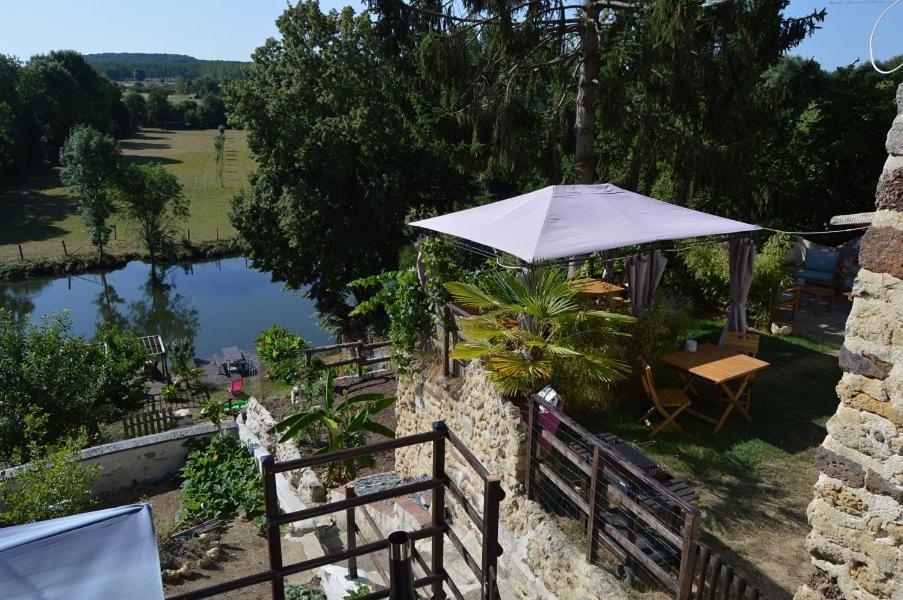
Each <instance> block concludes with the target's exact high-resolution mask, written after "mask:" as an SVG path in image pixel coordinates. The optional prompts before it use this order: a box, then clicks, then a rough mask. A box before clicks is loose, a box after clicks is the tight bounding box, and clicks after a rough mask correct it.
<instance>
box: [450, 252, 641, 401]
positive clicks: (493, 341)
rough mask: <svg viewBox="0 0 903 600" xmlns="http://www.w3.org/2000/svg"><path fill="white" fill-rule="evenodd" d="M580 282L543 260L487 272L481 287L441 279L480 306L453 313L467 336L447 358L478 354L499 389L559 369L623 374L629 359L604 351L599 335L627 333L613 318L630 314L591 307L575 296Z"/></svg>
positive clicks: (587, 376) (596, 378)
mask: <svg viewBox="0 0 903 600" xmlns="http://www.w3.org/2000/svg"><path fill="white" fill-rule="evenodd" d="M585 285H586V280H568V279H567V276H566V273H565V271H564V269H560V268H555V267H553V266H550V265H537V266H534V267H532V268H531V269H529V270H527V271H524V272H520V271H506V272H502V273H494V274H492V275H491V276H490V277H489V278H488V279H487V280H486V283H485V284H484V285H483V286H482V288H481V287H478V286H476V285H473V284H469V283H461V282H450V283H446V284H445V288H446V289H447V290H448V291H449V293H450V294H451V295H452V297H453V298H454V299H455V301H456V302H457V303H459V304H461V305H463V306H464V307H466V308H470V309H474V310H476V311H479V313H480V314H479V315H476V316H473V317H467V318H464V319H462V320H461V321H460V328H461V332H462V333H463V336H464V337H465V338H467V341H464V342H461V343H459V344H457V345H455V347H454V349H453V350H452V353H451V356H452V358H455V359H459V360H470V359H475V358H480V359H483V360H484V361H485V364H486V367H487V369H488V371H489V377H490V380H491V381H492V382H493V384H494V385H495V387H496V389H497V390H498V391H499V393H501V394H503V395H505V396H524V395H527V394H531V393H533V392H535V391H537V390H539V389H540V388H542V387H543V386H544V385H545V384H547V383H548V382H549V381H550V380H552V379H553V376H554V374H555V373H556V372H561V371H560V370H562V369H568V370H570V372H569V375H571V376H576V377H577V378H578V379H580V380H583V381H586V382H587V383H589V384H593V383H613V382H615V381H618V380H620V379H623V378H624V377H625V376H626V374H627V373H628V372H629V370H630V368H629V366H628V364H627V363H625V362H624V361H621V360H619V359H617V358H612V357H610V356H606V355H605V344H604V342H603V343H600V340H605V339H609V338H611V337H613V336H626V335H628V334H627V333H625V332H623V331H620V330H619V329H617V328H616V326H617V325H621V324H627V323H634V322H635V321H636V320H635V319H634V318H633V317H631V316H628V315H622V314H617V313H611V312H606V311H602V310H596V309H595V308H593V307H592V306H591V305H590V304H589V302H588V301H586V300H585V299H583V298H581V296H580V292H581V291H583V289H584V288H585Z"/></svg>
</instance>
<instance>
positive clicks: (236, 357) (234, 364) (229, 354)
mask: <svg viewBox="0 0 903 600" xmlns="http://www.w3.org/2000/svg"><path fill="white" fill-rule="evenodd" d="M223 362H224V363H225V364H226V369H227V370H228V371H229V372H232V371H238V372H239V373H241V371H242V369H244V367H245V365H246V364H247V361H246V360H245V355H244V354H243V353H242V351H241V350H239V349H238V346H229V347H227V348H223Z"/></svg>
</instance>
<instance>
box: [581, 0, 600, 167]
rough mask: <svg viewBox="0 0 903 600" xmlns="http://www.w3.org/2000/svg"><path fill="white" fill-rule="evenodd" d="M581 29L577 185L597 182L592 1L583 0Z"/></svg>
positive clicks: (595, 52) (596, 14) (595, 43)
mask: <svg viewBox="0 0 903 600" xmlns="http://www.w3.org/2000/svg"><path fill="white" fill-rule="evenodd" d="M582 10H583V15H582V20H583V22H582V23H581V28H580V49H581V62H580V83H579V88H578V91H577V118H576V120H575V121H574V135H575V137H576V141H577V147H576V160H577V177H576V182H575V183H593V182H594V181H595V179H596V156H595V152H594V151H593V146H594V144H595V141H596V105H597V104H598V102H599V62H600V58H599V34H598V32H597V31H596V25H597V23H598V21H599V12H600V10H601V9H600V8H599V7H598V6H594V5H593V0H583V9H582Z"/></svg>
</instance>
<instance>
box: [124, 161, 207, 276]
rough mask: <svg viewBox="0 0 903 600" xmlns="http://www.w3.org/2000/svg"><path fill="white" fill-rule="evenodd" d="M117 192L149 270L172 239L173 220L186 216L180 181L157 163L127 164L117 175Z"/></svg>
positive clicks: (187, 205) (185, 202)
mask: <svg viewBox="0 0 903 600" xmlns="http://www.w3.org/2000/svg"><path fill="white" fill-rule="evenodd" d="M118 196H119V200H120V202H121V204H122V206H123V209H124V212H125V215H126V217H127V218H128V219H129V220H130V221H132V223H133V224H134V225H135V227H136V229H137V231H138V237H139V239H140V240H141V243H142V244H143V245H144V248H145V249H146V250H147V253H148V255H149V256H150V263H151V269H152V270H153V267H154V266H155V265H156V264H157V261H158V260H159V258H160V256H161V255H162V254H163V252H164V251H165V250H166V249H167V248H168V246H169V245H170V243H171V241H172V234H173V231H174V227H173V226H174V225H175V223H176V222H178V221H179V220H184V219H187V218H188V213H189V211H188V208H189V202H188V200H187V199H186V198H185V195H184V194H183V193H182V185H181V184H180V183H179V180H178V179H176V176H175V175H173V174H172V173H170V172H169V171H167V170H166V169H164V168H163V167H161V166H160V165H130V166H129V167H126V168H125V169H123V170H122V173H121V176H120V177H119V184H118Z"/></svg>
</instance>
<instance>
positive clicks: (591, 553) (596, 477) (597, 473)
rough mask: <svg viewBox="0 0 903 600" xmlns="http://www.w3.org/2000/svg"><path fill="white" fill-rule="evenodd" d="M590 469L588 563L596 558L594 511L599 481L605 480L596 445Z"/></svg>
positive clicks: (587, 535)
mask: <svg viewBox="0 0 903 600" xmlns="http://www.w3.org/2000/svg"><path fill="white" fill-rule="evenodd" d="M592 469H593V470H592V475H591V477H590V483H589V514H588V515H587V518H588V519H589V522H588V524H587V527H586V562H588V563H590V564H592V563H593V561H594V560H596V539H597V538H598V537H599V536H598V535H597V532H596V528H597V527H598V526H599V525H598V521H597V519H596V517H597V515H596V513H598V512H599V506H598V504H597V502H598V499H599V494H600V493H601V490H600V489H599V483H600V482H604V481H605V479H604V478H603V477H602V452H601V451H600V450H599V446H596V445H593V467H592Z"/></svg>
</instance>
